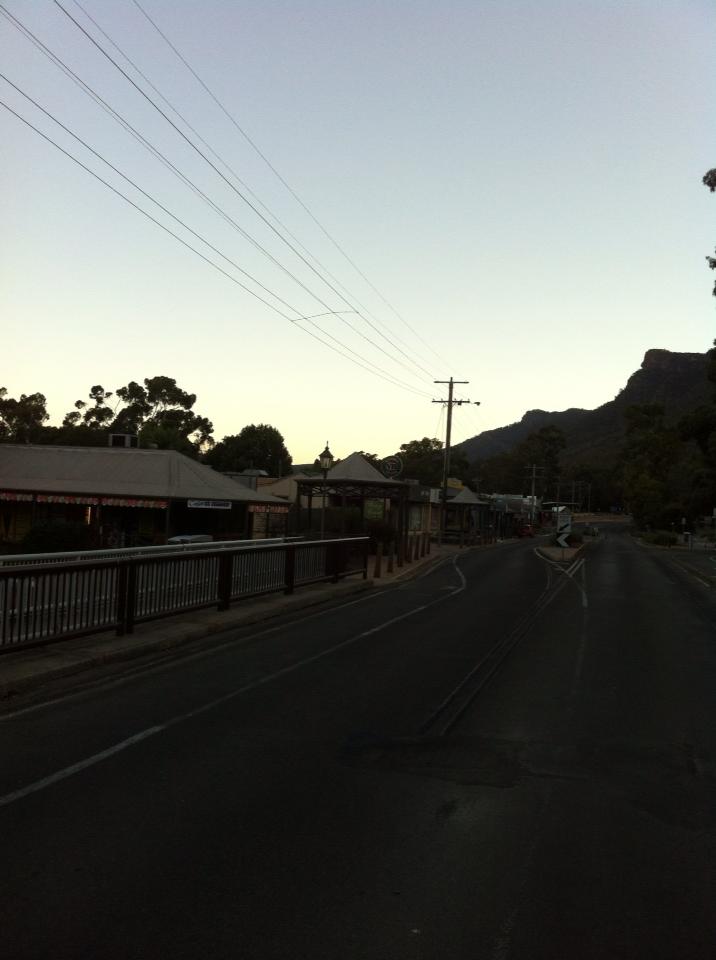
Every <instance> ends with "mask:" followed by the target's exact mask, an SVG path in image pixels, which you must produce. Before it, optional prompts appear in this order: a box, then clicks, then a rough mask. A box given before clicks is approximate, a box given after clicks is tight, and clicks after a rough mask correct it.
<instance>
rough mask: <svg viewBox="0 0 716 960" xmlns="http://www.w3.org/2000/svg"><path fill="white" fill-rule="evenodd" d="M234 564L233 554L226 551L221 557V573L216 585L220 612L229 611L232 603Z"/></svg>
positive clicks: (219, 572)
mask: <svg viewBox="0 0 716 960" xmlns="http://www.w3.org/2000/svg"><path fill="white" fill-rule="evenodd" d="M233 562H234V556H233V554H231V553H228V552H226V551H225V552H224V553H222V554H220V555H219V571H218V576H217V584H216V596H217V598H218V601H219V605H218V609H219V610H228V609H229V604H230V603H231V568H232V565H233Z"/></svg>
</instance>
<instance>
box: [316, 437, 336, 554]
mask: <svg viewBox="0 0 716 960" xmlns="http://www.w3.org/2000/svg"><path fill="white" fill-rule="evenodd" d="M318 462H319V463H320V465H321V470H323V506H322V508H321V540H323V538H324V536H325V531H326V479H327V477H328V471H329V470H330V469H331V467H332V466H333V454H332V453H331V451H330V450H329V449H328V441H327V440H326V449H325V450H324V451H323V453H322V454H320V456H319V458H318Z"/></svg>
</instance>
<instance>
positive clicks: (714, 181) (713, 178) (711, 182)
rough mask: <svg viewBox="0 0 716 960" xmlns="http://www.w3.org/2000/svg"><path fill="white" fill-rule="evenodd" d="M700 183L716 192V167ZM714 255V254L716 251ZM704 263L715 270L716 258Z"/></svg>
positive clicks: (708, 259) (715, 293)
mask: <svg viewBox="0 0 716 960" xmlns="http://www.w3.org/2000/svg"><path fill="white" fill-rule="evenodd" d="M702 183H704V184H705V185H706V186H707V187H708V188H709V190H710V191H711V193H714V192H716V167H714V169H713V170H709V171H708V172H707V173H705V174H704V176H703V179H702ZM714 253H716V250H715V251H714ZM706 262H707V263H708V265H709V267H710V268H711V269H712V270H716V257H706ZM713 295H714V296H715V297H716V283H714V288H713Z"/></svg>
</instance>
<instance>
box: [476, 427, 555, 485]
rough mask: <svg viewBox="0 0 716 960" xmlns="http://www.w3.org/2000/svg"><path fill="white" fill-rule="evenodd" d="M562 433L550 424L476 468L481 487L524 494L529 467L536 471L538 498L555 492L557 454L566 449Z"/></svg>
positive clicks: (528, 482) (527, 483)
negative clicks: (548, 491)
mask: <svg viewBox="0 0 716 960" xmlns="http://www.w3.org/2000/svg"><path fill="white" fill-rule="evenodd" d="M566 442H567V441H566V439H565V436H564V433H563V432H562V431H561V430H560V429H559V427H555V426H554V425H552V424H549V425H547V426H546V427H542V428H541V429H539V430H536V431H535V432H534V433H531V434H530V435H529V436H528V437H525V439H524V440H523V441H522V442H521V443H519V444H518V445H517V446H516V447H515V448H514V449H513V450H511V451H509V453H500V454H497V455H496V456H494V457H490V458H488V459H487V460H483V461H482V462H481V463H479V464H475V467H474V469H475V471H476V472H479V474H480V487H481V489H483V490H485V491H489V492H491V493H523V494H526V493H528V492H530V491H531V479H530V476H531V474H530V471H531V468H532V464H534V465H535V466H536V467H538V468H539V469H538V470H537V471H536V476H537V485H536V489H537V494H538V495H540V496H543V497H544V496H545V495H546V492H547V490H548V489H553V490H554V489H555V487H556V481H557V478H558V477H559V475H560V453H561V451H562V450H563V449H564V447H565V446H566Z"/></svg>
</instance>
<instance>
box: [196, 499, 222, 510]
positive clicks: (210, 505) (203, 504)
mask: <svg viewBox="0 0 716 960" xmlns="http://www.w3.org/2000/svg"><path fill="white" fill-rule="evenodd" d="M186 505H187V507H191V508H192V509H193V510H231V500H187V502H186Z"/></svg>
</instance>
